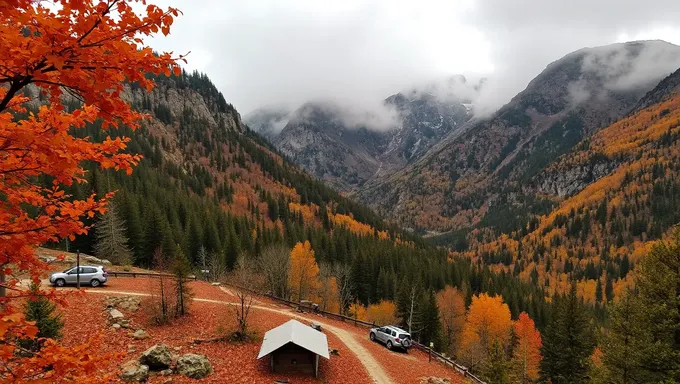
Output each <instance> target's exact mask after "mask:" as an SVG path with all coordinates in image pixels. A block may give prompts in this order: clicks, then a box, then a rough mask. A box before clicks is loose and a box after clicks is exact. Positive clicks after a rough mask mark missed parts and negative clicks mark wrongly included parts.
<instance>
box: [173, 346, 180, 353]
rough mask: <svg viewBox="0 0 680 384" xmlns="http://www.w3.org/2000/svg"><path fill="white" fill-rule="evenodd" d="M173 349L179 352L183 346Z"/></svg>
mask: <svg viewBox="0 0 680 384" xmlns="http://www.w3.org/2000/svg"><path fill="white" fill-rule="evenodd" d="M172 349H173V350H175V351H177V352H179V351H181V350H182V347H173V348H172Z"/></svg>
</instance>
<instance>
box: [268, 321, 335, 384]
mask: <svg viewBox="0 0 680 384" xmlns="http://www.w3.org/2000/svg"><path fill="white" fill-rule="evenodd" d="M265 356H270V367H271V369H272V372H277V373H311V374H314V377H318V375H319V356H321V357H325V358H326V359H329V358H330V356H329V354H328V339H327V338H326V335H325V334H323V333H322V332H319V331H317V330H315V329H314V328H312V327H310V326H307V325H304V324H302V323H301V322H299V321H297V320H290V321H288V322H286V323H283V324H281V325H279V326H278V327H276V328H274V329H271V330H269V331H267V333H265V334H264V340H263V341H262V346H261V347H260V353H259V354H258V356H257V358H258V360H259V359H261V358H263V357H265Z"/></svg>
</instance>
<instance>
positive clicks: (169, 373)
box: [158, 369, 172, 376]
mask: <svg viewBox="0 0 680 384" xmlns="http://www.w3.org/2000/svg"><path fill="white" fill-rule="evenodd" d="M158 373H159V374H160V375H162V376H170V375H172V369H164V370H162V371H160V372H158Z"/></svg>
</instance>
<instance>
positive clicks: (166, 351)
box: [139, 344, 172, 370]
mask: <svg viewBox="0 0 680 384" xmlns="http://www.w3.org/2000/svg"><path fill="white" fill-rule="evenodd" d="M139 362H140V363H142V364H146V365H148V366H149V368H150V369H152V370H163V369H168V368H169V367H170V364H172V354H171V353H170V348H168V346H167V345H165V344H156V345H154V346H153V347H151V348H149V349H147V350H146V351H144V352H143V353H142V355H141V356H140V357H139Z"/></svg>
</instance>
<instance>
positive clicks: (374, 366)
mask: <svg viewBox="0 0 680 384" xmlns="http://www.w3.org/2000/svg"><path fill="white" fill-rule="evenodd" d="M220 289H222V290H223V291H225V292H227V290H226V289H224V288H222V287H220ZM84 291H85V292H87V293H100V294H114V295H128V296H151V295H150V294H148V293H137V292H125V291H109V290H95V289H85V290H84ZM227 293H230V292H227ZM193 300H194V301H198V302H204V303H213V304H222V305H230V306H231V305H237V303H233V302H229V301H221V300H211V299H201V298H194V299H193ZM251 308H253V309H259V310H262V311H270V312H276V313H279V314H282V315H285V316H288V317H292V318H295V319H299V320H306V321H310V322H314V323H316V324H319V325H321V326H322V327H323V328H324V329H326V330H327V331H329V332H331V333H333V334H334V335H335V336H337V337H338V338H339V339H340V341H342V342H343V343H344V344H345V346H347V348H348V349H349V350H351V351H352V353H354V354H355V355H356V356H357V358H358V359H359V361H361V363H362V364H363V365H364V367H365V368H366V371H368V374H369V376H371V378H372V379H373V382H374V383H375V384H393V383H394V381H392V379H390V377H389V375H388V374H387V372H385V370H384V369H383V368H382V366H381V365H380V363H378V361H377V360H376V359H375V358H374V357H373V355H372V354H371V353H370V352H369V351H368V350H367V349H366V348H364V346H362V345H361V344H360V343H359V341H358V340H356V338H355V336H354V335H352V334H351V333H350V332H348V331H346V330H344V329H341V328H338V327H335V326H333V325H330V324H328V323H325V322H321V321H319V319H318V318H313V319H311V318H309V317H306V316H304V315H300V314H297V313H294V312H291V311H285V310H282V309H276V308H271V307H267V306H264V305H259V304H258V305H253V306H252V307H251Z"/></svg>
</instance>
